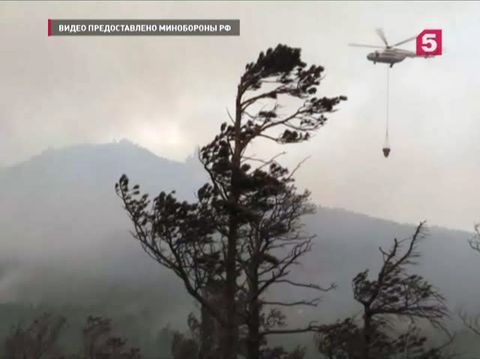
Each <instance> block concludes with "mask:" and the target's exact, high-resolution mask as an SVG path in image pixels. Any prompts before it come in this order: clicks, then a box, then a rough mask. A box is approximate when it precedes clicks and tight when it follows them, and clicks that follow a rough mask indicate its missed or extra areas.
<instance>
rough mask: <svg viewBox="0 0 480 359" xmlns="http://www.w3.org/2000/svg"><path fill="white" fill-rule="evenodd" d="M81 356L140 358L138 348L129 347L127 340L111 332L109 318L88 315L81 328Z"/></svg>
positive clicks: (91, 358) (109, 358)
mask: <svg viewBox="0 0 480 359" xmlns="http://www.w3.org/2000/svg"><path fill="white" fill-rule="evenodd" d="M83 352H84V354H83V358H85V359H140V358H141V355H140V350H139V349H137V348H129V347H128V346H127V340H126V339H124V338H121V337H119V336H116V335H114V334H113V330H112V323H111V320H110V319H106V318H102V317H94V316H89V317H88V318H87V322H86V325H85V327H84V329H83Z"/></svg>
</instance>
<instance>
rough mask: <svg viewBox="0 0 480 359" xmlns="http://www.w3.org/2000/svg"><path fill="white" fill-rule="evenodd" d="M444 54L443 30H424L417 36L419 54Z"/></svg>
mask: <svg viewBox="0 0 480 359" xmlns="http://www.w3.org/2000/svg"><path fill="white" fill-rule="evenodd" d="M441 54H442V30H433V29H432V30H423V31H422V32H421V33H420V35H418V36H417V55H419V56H436V55H441Z"/></svg>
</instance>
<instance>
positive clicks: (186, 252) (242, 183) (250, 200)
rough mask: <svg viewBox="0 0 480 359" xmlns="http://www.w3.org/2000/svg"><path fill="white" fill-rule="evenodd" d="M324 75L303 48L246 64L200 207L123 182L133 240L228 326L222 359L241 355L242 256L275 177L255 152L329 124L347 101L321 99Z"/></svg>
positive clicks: (272, 52) (205, 160) (205, 157)
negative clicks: (212, 296) (215, 290)
mask: <svg viewBox="0 0 480 359" xmlns="http://www.w3.org/2000/svg"><path fill="white" fill-rule="evenodd" d="M322 73H323V68H322V67H321V66H315V65H312V66H310V67H307V66H306V64H305V63H304V62H303V61H302V60H301V58H300V50H299V49H294V48H290V47H288V46H285V45H278V46H277V47H276V48H274V49H268V50H267V51H266V52H265V53H263V52H262V53H261V54H260V55H259V57H258V59H257V60H256V61H255V62H252V63H249V64H247V66H246V68H245V71H244V73H243V75H242V76H241V78H240V82H239V84H238V86H237V94H236V98H235V111H234V115H233V116H230V120H231V124H228V123H223V124H222V125H221V127H220V133H219V134H218V135H217V136H216V137H215V138H214V140H213V141H212V142H211V143H209V144H208V145H206V146H205V147H203V148H202V149H201V150H200V161H201V162H202V164H203V167H204V169H205V170H206V172H207V173H208V175H209V178H210V181H209V182H208V183H207V184H205V185H204V186H203V187H201V188H200V189H199V190H198V193H197V197H198V200H197V201H196V202H195V203H188V202H181V201H178V200H177V199H176V197H175V195H174V193H165V192H162V193H160V195H159V196H157V197H156V198H155V199H154V200H153V201H152V202H151V201H150V200H149V199H148V195H145V194H144V195H141V194H140V192H139V188H138V186H134V187H133V188H130V186H129V181H128V178H127V177H126V176H122V177H121V179H120V181H119V183H117V185H116V191H117V194H118V195H119V196H120V198H121V199H122V201H123V204H124V207H125V209H126V210H127V212H128V215H129V216H130V218H131V220H132V223H133V226H134V233H133V235H134V237H135V238H136V239H137V240H139V241H140V243H141V244H142V246H143V248H144V249H145V250H146V252H147V253H148V254H149V255H150V256H151V257H153V258H154V259H155V260H156V261H158V262H159V263H160V264H162V265H163V266H165V267H167V268H169V269H170V270H172V271H173V272H174V273H175V274H176V275H177V276H178V277H179V278H180V279H181V280H182V281H183V283H184V285H185V288H186V290H187V292H188V293H189V294H190V295H191V296H192V297H193V298H195V299H196V300H197V301H198V302H199V303H200V304H201V305H202V307H203V308H205V310H207V311H208V312H209V313H210V315H212V316H213V317H214V318H215V320H216V321H218V323H219V324H220V325H221V326H222V331H221V335H222V338H220V340H219V345H220V357H221V359H234V358H236V356H237V352H238V350H239V347H238V343H239V332H238V330H239V326H240V325H241V323H242V320H241V318H240V311H239V308H238V303H239V302H238V301H239V299H240V297H241V296H242V295H243V294H242V293H241V290H240V286H239V283H238V281H239V280H241V278H242V275H243V276H245V270H246V267H245V266H244V263H246V262H248V260H247V261H245V259H244V258H242V256H243V257H244V256H245V255H246V254H245V252H243V250H244V243H243V241H242V240H243V239H244V238H247V236H246V234H245V233H247V232H248V230H249V227H250V224H251V223H252V222H258V218H257V217H258V212H259V211H260V212H261V211H262V208H261V203H257V202H255V199H256V198H257V197H258V198H261V197H262V196H263V197H264V198H265V196H264V195H263V194H262V191H263V190H264V185H265V183H269V182H270V181H271V180H272V178H271V176H269V175H268V172H267V171H262V167H263V166H264V165H265V164H266V163H269V161H268V160H267V161H265V159H261V158H256V157H255V156H253V155H251V154H250V152H249V149H250V147H251V145H252V143H253V142H254V141H257V140H268V141H274V142H276V143H278V144H286V143H299V142H303V141H306V140H308V139H309V138H310V136H311V134H312V133H313V132H315V131H316V130H318V129H319V128H320V127H321V126H322V125H323V124H324V123H325V121H326V117H325V114H326V113H329V112H332V111H334V109H335V106H336V105H337V104H338V103H339V102H340V101H342V100H344V99H345V97H342V96H340V97H334V98H327V97H317V96H316V95H315V94H316V92H317V87H318V85H319V84H320V80H321V78H322ZM255 163H257V164H258V166H253V164H255ZM257 194H259V195H258V196H257ZM252 206H253V207H252ZM269 210H270V209H269V208H268V207H267V208H266V209H265V211H269ZM307 247H308V245H307ZM299 250H300V252H304V250H302V249H300V248H299ZM294 256H296V257H297V258H298V255H297V254H295V255H294ZM287 261H288V260H287ZM281 266H282V265H281ZM247 267H248V266H247ZM211 283H216V285H218V286H219V287H220V288H221V290H222V305H220V306H213V305H211V304H210V303H209V300H208V299H207V298H206V297H205V293H206V292H205V288H206V287H207V286H208V285H210V284H211ZM207 292H208V291H207Z"/></svg>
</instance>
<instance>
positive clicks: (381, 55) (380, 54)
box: [367, 48, 416, 67]
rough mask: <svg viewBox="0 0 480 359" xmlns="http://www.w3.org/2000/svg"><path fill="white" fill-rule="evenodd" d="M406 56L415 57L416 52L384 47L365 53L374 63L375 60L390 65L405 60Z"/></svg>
mask: <svg viewBox="0 0 480 359" xmlns="http://www.w3.org/2000/svg"><path fill="white" fill-rule="evenodd" d="M407 57H416V54H415V53H414V52H412V51H408V50H402V49H389V48H387V49H385V50H383V51H375V52H371V53H369V54H368V55H367V59H368V60H369V61H372V62H373V63H374V64H376V63H377V62H380V63H385V64H390V67H391V66H393V65H394V64H396V63H397V62H401V61H403V60H405V58H407Z"/></svg>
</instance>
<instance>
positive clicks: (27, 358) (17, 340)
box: [5, 314, 65, 359]
mask: <svg viewBox="0 0 480 359" xmlns="http://www.w3.org/2000/svg"><path fill="white" fill-rule="evenodd" d="M64 324H65V319H64V318H63V317H58V316H54V315H51V314H43V315H41V316H40V317H38V318H37V319H35V320H34V321H33V322H32V323H31V324H30V325H28V326H26V327H23V326H21V325H19V326H17V327H16V328H14V329H13V331H12V333H11V334H10V335H9V336H8V337H7V338H6V339H5V357H6V358H9V359H47V358H48V359H57V358H58V359H59V358H61V357H62V355H61V354H60V352H59V350H58V347H57V340H58V337H59V335H60V331H61V329H62V328H63V326H64Z"/></svg>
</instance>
